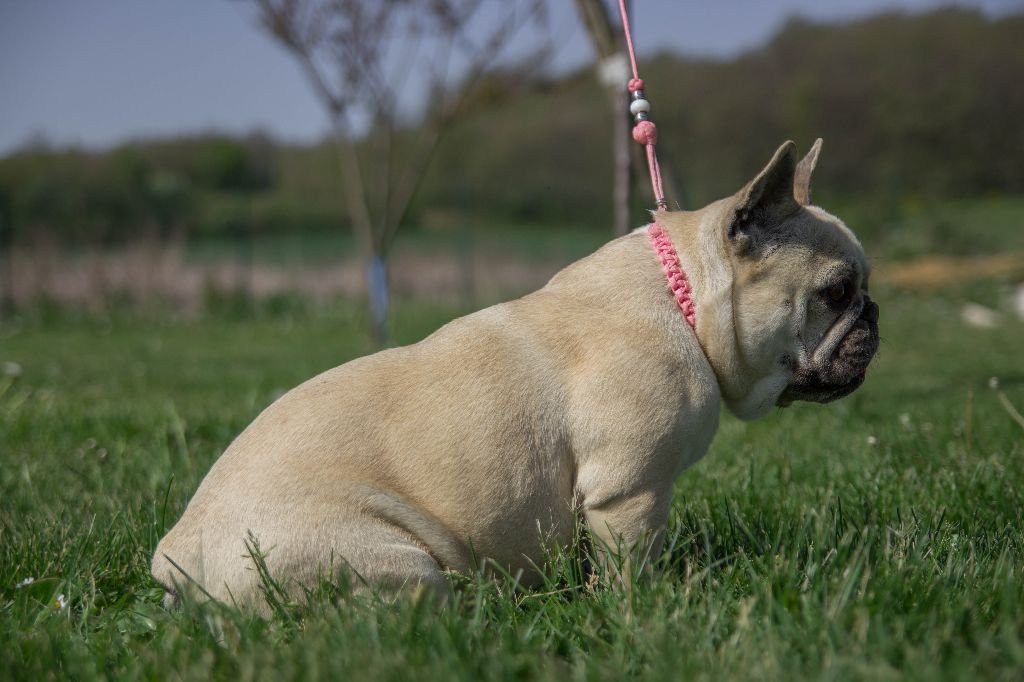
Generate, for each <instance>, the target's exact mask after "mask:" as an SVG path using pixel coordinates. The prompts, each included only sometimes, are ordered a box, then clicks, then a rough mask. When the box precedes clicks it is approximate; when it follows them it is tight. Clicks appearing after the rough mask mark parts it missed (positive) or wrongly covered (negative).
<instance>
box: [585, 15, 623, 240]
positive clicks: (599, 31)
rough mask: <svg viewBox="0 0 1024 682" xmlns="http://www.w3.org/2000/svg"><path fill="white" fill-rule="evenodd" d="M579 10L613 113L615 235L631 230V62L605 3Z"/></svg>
mask: <svg viewBox="0 0 1024 682" xmlns="http://www.w3.org/2000/svg"><path fill="white" fill-rule="evenodd" d="M576 11H577V13H578V14H579V16H580V20H581V21H582V22H583V26H584V28H586V30H587V34H588V35H589V36H590V44H591V46H592V47H593V48H594V52H595V53H597V60H598V61H597V70H598V76H599V77H600V80H601V84H602V85H604V87H605V90H606V91H607V93H608V103H609V106H610V107H611V111H612V120H613V121H614V122H615V124H614V126H613V127H612V155H613V158H614V164H615V171H614V174H613V177H612V204H613V206H614V212H615V234H619V235H622V234H626V233H627V232H628V231H629V229H630V225H631V223H630V219H629V203H630V190H631V189H632V186H633V172H632V171H633V169H632V164H631V155H630V151H629V145H630V134H629V116H628V113H629V97H628V93H627V91H626V82H627V81H628V80H629V77H630V73H629V61H628V59H627V57H626V52H625V38H624V36H623V34H622V25H621V24H620V23H619V22H618V21H613V20H612V18H611V15H610V13H609V12H608V7H607V5H605V4H604V1H603V0H576Z"/></svg>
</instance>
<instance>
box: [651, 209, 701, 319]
mask: <svg viewBox="0 0 1024 682" xmlns="http://www.w3.org/2000/svg"><path fill="white" fill-rule="evenodd" d="M647 236H648V237H649V238H650V240H651V246H653V247H654V252H655V253H656V254H658V260H659V261H661V269H662V270H663V271H664V272H665V279H666V280H668V288H669V289H671V290H672V296H674V297H675V299H676V305H678V306H679V310H680V311H681V312H682V313H683V317H685V318H686V321H687V322H688V323H689V324H690V327H691V328H692V329H693V330H694V331H697V311H696V309H695V308H694V305H693V289H692V288H690V280H689V279H687V278H686V273H685V272H683V266H682V265H681V264H680V263H679V254H677V253H676V247H674V246H672V240H671V239H669V236H668V232H666V231H665V228H663V227H662V226H661V225H659V224H658V223H651V224H650V225H648V226H647Z"/></svg>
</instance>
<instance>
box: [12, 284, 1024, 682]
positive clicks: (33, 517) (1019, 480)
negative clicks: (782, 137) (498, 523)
mask: <svg viewBox="0 0 1024 682" xmlns="http://www.w3.org/2000/svg"><path fill="white" fill-rule="evenodd" d="M970 292H971V296H972V298H974V299H977V300H981V302H983V303H989V304H992V303H994V302H995V300H996V299H997V297H998V296H999V291H998V288H997V287H996V286H995V285H994V284H992V283H985V284H980V285H974V286H973V287H972V288H971V290H970ZM962 295H963V294H957V293H949V292H947V293H940V294H934V295H928V296H924V295H920V294H911V293H906V292H897V291H892V290H890V291H881V292H879V294H878V296H879V298H880V302H881V305H882V335H883V346H882V350H881V352H880V355H879V357H878V359H877V360H876V362H875V365H874V367H873V370H872V372H871V374H870V376H869V378H868V381H867V383H866V385H865V386H864V387H863V388H862V389H861V390H860V391H859V392H858V393H856V394H854V395H853V396H851V397H850V398H847V399H845V400H843V401H840V402H838V403H836V404H832V405H828V406H819V405H797V406H794V407H792V408H789V409H786V410H781V411H779V412H778V413H776V414H773V415H771V416H769V417H768V418H766V419H764V420H762V421H760V422H756V423H751V424H744V423H741V422H738V421H736V420H735V419H732V418H731V417H726V418H724V419H723V423H722V428H721V430H720V432H719V434H718V436H717V438H716V440H715V442H714V445H713V446H712V449H711V452H710V453H709V455H708V456H707V458H705V460H703V461H702V462H701V463H700V464H698V465H697V466H696V467H694V468H693V469H691V470H690V471H688V472H686V473H685V474H684V475H683V476H682V478H681V479H680V480H679V482H678V484H677V486H676V498H675V506H674V513H673V515H672V519H671V522H670V523H671V526H670V533H669V543H668V548H667V551H666V553H665V556H664V557H662V559H661V560H660V562H659V571H658V573H657V575H656V577H654V578H653V579H650V580H648V581H645V582H641V584H639V585H637V586H636V587H635V588H634V589H633V590H632V591H631V592H630V593H626V592H624V591H622V590H619V589H611V590H609V589H591V588H588V587H587V586H586V584H585V581H584V579H583V577H582V576H581V574H580V573H581V571H580V566H579V562H578V561H577V560H576V558H575V557H574V556H572V555H560V556H557V557H554V564H553V567H552V569H551V578H550V583H549V585H547V586H546V587H545V588H544V589H541V590H537V591H533V592H530V591H515V590H514V589H512V587H511V586H510V585H509V584H507V583H501V582H495V581H491V580H488V579H486V578H482V577H480V576H468V577H466V578H463V579H459V580H458V582H459V585H460V587H459V589H458V591H457V595H456V597H455V599H454V601H453V602H452V603H450V605H449V607H448V608H446V609H445V610H443V611H441V612H440V613H435V612H434V611H433V610H431V609H429V608H425V607H424V605H423V604H417V603H413V602H412V601H408V600H404V601H399V602H397V603H373V602H372V601H370V600H367V599H362V598H358V599H356V598H352V597H349V596H346V594H345V592H344V590H341V591H330V590H320V591H318V593H317V594H315V595H313V599H312V601H311V602H310V603H309V604H300V605H282V607H281V608H279V609H278V611H277V613H276V615H275V617H274V618H273V619H272V620H270V621H261V620H257V619H254V618H251V617H249V616H247V615H245V614H240V613H237V612H235V611H233V610H231V609H230V608H226V607H225V608H215V607H207V608H200V607H197V606H195V605H190V606H188V607H187V608H185V609H184V610H182V611H177V612H168V611H165V610H164V609H163V608H162V607H161V605H160V597H161V594H160V590H159V589H158V588H157V586H156V584H155V583H154V582H153V581H152V580H151V579H150V577H149V573H148V565H149V559H150V556H151V554H152V551H153V548H154V546H155V544H156V542H157V540H158V538H159V537H160V536H161V535H162V533H163V532H164V531H165V530H166V529H167V528H168V527H169V526H170V525H171V524H172V523H173V522H174V521H175V520H176V519H177V517H178V516H179V514H180V513H181V511H182V510H183V508H184V505H185V503H186V502H187V500H188V498H189V496H190V495H191V494H192V493H193V492H194V490H195V488H196V486H197V485H198V483H199V481H200V480H201V478H202V476H203V475H204V473H205V472H206V471H207V469H208V468H209V466H210V464H211V463H212V462H213V460H214V459H215V458H216V457H217V456H218V454H219V453H220V452H221V451H222V449H223V448H224V447H225V446H226V445H227V443H228V442H229V441H230V440H231V438H232V437H233V436H234V435H235V434H236V433H237V432H238V431H239V430H240V429H242V428H243V427H244V426H245V425H246V424H247V423H248V422H249V420H251V419H252V417H253V416H255V415H256V414H257V413H258V412H259V410H260V409H262V408H263V407H264V406H265V405H267V404H268V403H269V402H271V401H272V400H273V399H274V398H275V397H276V396H277V395H279V394H280V393H281V392H282V391H283V390H285V389H287V388H289V387H291V386H293V385H294V384H296V383H298V382H299V381H301V380H303V379H305V378H307V377H309V376H311V375H313V374H314V373H316V372H318V371H320V370H323V369H326V368H328V367H331V366H334V365H337V364H340V363H342V362H344V361H346V360H348V359H350V358H352V357H355V356H357V355H360V354H363V353H365V352H367V350H368V347H367V343H366V341H365V340H364V334H363V329H364V328H365V320H364V318H363V316H362V314H361V313H359V312H358V311H356V310H355V309H353V308H350V307H346V306H344V305H340V304H339V305H332V306H328V307H312V306H309V305H299V304H295V303H288V302H278V304H276V305H272V304H264V305H260V306H256V307H252V306H239V307H234V308H232V307H229V306H222V309H217V310H214V311H212V312H209V313H207V314H205V315H203V316H201V317H198V318H191V319H176V318H174V317H172V316H160V315H156V314H142V313H131V312H127V311H122V312H116V313H110V314H98V313H93V314H88V315H72V314H69V313H67V312H63V313H58V312H53V311H44V310H42V309H40V310H38V311H34V312H29V313H26V314H23V315H21V316H19V317H17V318H14V319H13V320H8V321H5V322H3V324H2V326H0V464H2V466H0V659H2V660H0V677H4V678H9V679H19V680H24V679H37V678H52V677H57V676H60V677H72V678H76V679H93V678H100V677H116V678H148V679H164V678H172V679H185V680H191V679H205V678H207V677H209V676H213V675H216V676H219V677H224V678H228V679H268V680H277V679H303V680H312V679H318V678H326V679H343V680H356V679H374V680H377V679H395V680H410V679H412V680H435V679H436V680H449V679H516V680H521V679H559V680H566V679H607V680H618V679H623V678H624V677H627V676H629V677H634V676H635V677H640V678H644V679H658V680H660V679H676V678H678V679H714V680H719V679H729V680H736V679H751V680H766V679H780V680H782V679H784V680H791V679H799V678H814V679H869V680H880V679H881V680H884V679H985V680H1001V679H1002V680H1019V679H1021V678H1022V677H1024V602H1022V597H1024V587H1022V585H1021V577H1022V573H1024V500H1022V495H1024V427H1022V426H1021V425H1020V424H1018V423H1017V422H1016V421H1015V420H1014V418H1013V416H1012V413H1011V410H1010V409H1008V408H1007V407H1006V404H1010V405H1015V406H1016V409H1017V410H1018V411H1020V410H1024V357H1022V343H1021V340H1022V339H1024V323H1021V322H1011V321H1008V320H1006V319H1004V321H1003V325H1002V326H1001V327H999V328H996V329H970V328H967V327H965V326H964V325H963V323H962V322H961V321H960V319H959V316H958V314H957V311H958V309H959V305H960V303H961V302H962V299H961V296H962ZM457 312H458V311H455V310H441V309H432V308H429V307H424V306H423V305H422V304H416V305H414V304H412V303H405V304H402V305H399V306H398V309H397V311H396V317H397V320H398V326H397V329H396V336H397V338H398V340H399V341H400V342H402V343H406V342H412V341H415V340H417V339H419V338H422V337H423V336H424V335H426V334H428V333H429V332H430V331H432V330H433V329H434V328H436V327H437V326H438V325H440V324H442V323H443V322H444V321H446V320H447V319H450V318H451V317H452V316H454V315H455V314H457ZM12 363H14V364H12ZM993 377H995V378H996V381H992V378H993ZM993 386H995V388H993ZM30 578H31V579H34V580H33V581H31V582H30V583H29V579H30ZM26 583H29V584H26Z"/></svg>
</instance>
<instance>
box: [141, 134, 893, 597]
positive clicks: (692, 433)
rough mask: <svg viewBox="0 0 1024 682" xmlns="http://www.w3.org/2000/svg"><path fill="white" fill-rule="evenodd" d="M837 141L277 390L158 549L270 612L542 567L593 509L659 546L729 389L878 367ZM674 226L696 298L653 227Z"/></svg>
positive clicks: (204, 591)
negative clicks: (270, 600)
mask: <svg viewBox="0 0 1024 682" xmlns="http://www.w3.org/2000/svg"><path fill="white" fill-rule="evenodd" d="M820 148H821V140H820V139H819V140H818V141H817V142H816V143H815V144H814V146H813V148H812V149H811V151H810V152H809V153H808V155H807V156H806V157H805V158H804V159H803V160H802V161H799V162H798V160H797V154H796V146H795V145H794V144H793V142H786V143H785V144H783V145H782V146H781V147H779V149H778V151H776V152H775V155H774V156H773V157H772V159H771V161H770V162H769V163H768V165H767V166H766V167H765V168H764V169H763V170H762V171H761V172H760V173H758V174H757V176H756V177H755V178H754V179H753V180H751V181H750V182H749V183H747V185H746V186H744V187H743V188H742V189H741V190H740V191H739V192H737V193H736V194H735V195H733V196H731V197H728V198H726V199H722V200H720V201H716V202H714V203H712V204H710V205H708V206H706V207H705V208H702V209H700V210H697V211H671V212H670V211H658V212H655V213H654V214H653V219H654V222H653V223H652V225H651V226H648V227H647V228H640V229H638V230H636V231H634V232H633V233H631V234H629V235H627V236H624V237H621V238H619V239H616V240H614V241H612V242H610V243H608V244H606V245H605V246H603V247H602V248H600V249H599V250H598V251H596V252H595V253H593V254H592V255H590V256H587V257H586V258H583V259H582V260H580V261H577V262H575V263H573V264H571V265H569V266H568V267H566V268H565V269H564V270H562V271H561V272H559V273H558V274H556V275H555V276H554V277H553V278H552V279H551V281H550V282H548V284H547V285H546V286H544V287H543V288H542V289H540V290H539V291H536V292H534V293H531V294H529V295H527V296H524V297H522V298H520V299H518V300H514V301H510V302H507V303H502V304H499V305H495V306H493V307H490V308H487V309H485V310H481V311H479V312H475V313H473V314H471V315H467V316H466V317H462V318H459V319H457V320H454V321H453V322H450V323H448V324H446V325H445V326H443V327H441V328H440V329H439V330H437V331H436V332H435V333H434V334H432V335H431V336H429V337H427V338H426V339H424V340H423V341H420V342H419V343H416V344H413V345H411V346H406V347H402V348H393V349H389V350H384V351H381V352H379V353H376V354H374V355H370V356H367V357H362V358H359V359H356V360H353V361H351V362H348V363H346V364H344V365H342V366H340V367H337V368H335V369H332V370H329V371H327V372H324V373H323V374H321V375H319V376H317V377H314V378H313V379H310V380H309V381H307V382H305V383H303V384H302V385H300V386H298V387H297V388H295V389H293V390H292V391H290V392H289V393H287V394H285V395H284V396H283V397H281V398H280V399H279V400H277V401H276V402H274V403H273V404H272V405H270V406H269V407H268V408H266V410H264V411H263V413H262V414H260V415H259V416H258V417H257V418H256V419H255V421H253V422H252V424H251V425H249V427H248V428H246V429H245V430H244V431H243V432H242V433H241V435H239V436H238V437H237V438H236V439H235V441H234V442H233V443H231V445H230V447H228V449H227V450H226V451H225V452H224V454H223V455H222V456H221V457H220V458H219V460H218V461H217V462H216V463H215V464H214V465H213V467H212V469H211V470H210V472H209V473H208V474H207V476H206V478H205V479H204V480H203V482H202V484H201V485H200V486H199V489H198V491H197V492H196V494H195V496H194V497H193V498H192V500H191V502H190V503H189V504H188V507H187V508H186V510H185V513H184V515H183V516H182V518H181V519H180V520H179V521H178V523H177V524H176V525H175V526H174V527H173V528H172V529H171V530H170V532H168V533H167V535H166V536H165V537H164V538H163V539H162V540H161V541H160V543H159V545H158V546H157V548H156V553H155V556H154V558H153V564H152V572H153V575H154V577H155V578H156V580H157V581H158V582H160V583H161V584H162V585H163V586H164V587H165V588H166V590H167V593H168V599H169V600H170V601H171V602H173V601H175V600H176V599H177V598H179V597H180V596H181V594H182V593H183V592H186V591H187V592H189V593H190V594H192V595H195V596H196V597H198V598H200V599H210V598H212V599H217V600H222V601H226V602H229V603H235V604H238V605H240V606H248V607H251V608H254V609H256V610H258V611H266V605H265V601H264V597H263V595H262V592H261V587H260V586H261V578H260V572H261V571H259V570H256V566H255V565H254V564H255V563H256V562H255V560H254V558H253V556H252V555H253V553H254V542H258V546H259V559H260V561H261V562H262V564H263V565H262V567H261V568H262V569H265V571H266V572H269V574H270V575H271V576H273V577H274V578H275V579H276V580H277V581H278V584H280V585H283V586H285V589H288V590H295V589H297V588H298V587H300V586H309V585H313V584H315V583H317V582H318V581H320V580H322V579H324V578H326V579H329V580H331V579H334V578H340V574H341V573H342V572H348V574H349V577H351V576H355V577H356V578H357V580H355V583H356V584H357V585H359V586H368V587H373V588H374V589H383V590H387V591H400V590H402V589H408V588H415V589H416V590H418V591H420V592H433V593H437V594H439V595H442V598H443V595H446V594H447V593H448V591H449V590H450V584H451V582H450V580H449V579H448V577H447V576H446V573H448V572H451V571H454V572H467V571H472V570H474V569H475V568H477V567H480V566H484V565H489V566H491V567H492V568H493V567H495V566H498V567H501V569H502V570H504V571H508V572H509V573H510V574H513V575H518V576H519V580H520V583H521V584H523V585H527V586H528V585H530V584H531V583H535V582H536V581H537V580H538V579H539V577H540V575H539V571H538V567H539V566H541V565H542V564H543V559H544V555H545V551H546V550H545V548H546V547H549V546H550V544H551V543H552V542H557V543H568V542H570V541H571V540H572V538H573V537H574V531H575V529H576V522H577V520H581V521H582V522H583V523H584V524H585V527H586V529H587V531H588V533H589V535H590V537H591V539H592V541H594V544H595V546H597V545H599V546H602V547H605V548H613V547H614V548H619V549H620V550H621V549H623V548H625V551H627V552H634V553H635V552H637V551H639V552H640V553H647V554H649V553H655V552H658V550H659V548H660V546H661V543H662V535H663V531H664V529H665V525H666V520H667V517H668V514H669V506H670V503H671V498H672V484H673V481H674V480H675V479H676V477H677V476H679V474H680V473H681V472H682V471H683V470H684V469H686V468H687V467H689V466H690V465H691V464H693V463H694V462H696V461H697V460H698V459H700V458H701V457H702V456H703V455H704V454H705V452H706V451H707V449H708V446H709V444H710V443H711V439H712V437H713V436H714V434H715V430H716V429H717V427H718V418H719V406H720V404H721V403H722V402H724V403H725V405H726V406H727V407H728V409H729V410H730V411H731V412H732V413H733V414H735V415H736V416H737V417H739V418H740V419H744V420H750V419H756V418H758V417H761V416H763V415H765V414H767V413H769V412H770V411H772V409H773V408H774V407H776V406H785V405H788V404H790V403H791V402H793V401H795V400H809V401H818V402H826V401H830V400H834V399H836V398H839V397H841V396H844V395H847V394H848V393H850V392H851V391H853V390H855V389H856V388H857V387H858V386H860V385H861V384H862V382H863V381H864V377H865V372H866V370H867V367H868V363H869V362H870V361H871V359H872V357H873V356H874V354H875V351H876V350H877V348H878V306H877V305H876V304H875V303H874V302H872V301H871V299H870V297H869V296H868V275H869V265H868V261H867V259H866V257H865V255H864V251H863V249H862V248H861V245H860V243H859V242H858V241H857V239H856V237H855V236H854V234H853V233H852V232H851V231H850V230H849V229H848V228H847V227H846V226H845V225H844V224H843V223H842V221H840V220H839V219H838V218H836V217H835V216H832V215H830V214H829V213H827V212H825V211H824V210H823V209H821V208H819V207H817V206H814V205H812V204H811V202H810V179H811V172H812V170H813V169H814V166H815V163H816V161H817V158H818V153H819V151H820ZM654 226H660V229H661V231H662V232H663V234H665V235H667V237H668V239H669V240H670V242H671V245H672V246H673V247H674V249H675V252H676V254H677V258H678V265H679V266H680V267H681V270H682V272H683V273H685V278H686V279H687V280H688V282H689V288H688V293H689V294H691V299H690V300H691V303H692V305H693V309H692V312H693V316H692V320H693V324H692V325H691V324H690V323H689V322H688V320H687V318H686V317H685V316H684V315H683V314H682V312H681V309H680V306H679V301H678V300H677V297H676V296H675V295H674V294H673V291H672V289H670V286H669V283H668V281H667V280H666V274H665V271H664V269H663V263H662V261H661V260H660V259H659V255H658V253H656V251H655V248H654V246H652V244H653V242H652V240H651V239H650V238H649V231H650V230H651V229H652V228H653V227H654Z"/></svg>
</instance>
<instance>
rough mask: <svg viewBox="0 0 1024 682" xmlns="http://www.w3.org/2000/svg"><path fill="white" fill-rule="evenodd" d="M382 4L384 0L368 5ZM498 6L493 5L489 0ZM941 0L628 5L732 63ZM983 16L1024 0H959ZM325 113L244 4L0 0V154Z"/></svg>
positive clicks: (566, 42)
mask: <svg viewBox="0 0 1024 682" xmlns="http://www.w3.org/2000/svg"><path fill="white" fill-rule="evenodd" d="M366 1H367V2H384V1H386V0H366ZM492 1H495V0H492ZM573 4H574V3H573V1H572V0H550V7H551V10H550V12H551V21H550V26H551V29H552V31H553V32H554V33H555V35H556V36H557V42H558V45H559V49H558V52H557V54H556V56H555V58H554V60H553V64H552V68H553V69H554V70H556V71H557V70H566V69H571V68H574V67H577V66H580V65H581V64H584V63H586V62H587V61H589V60H590V59H592V53H591V50H590V46H589V43H588V41H587V36H586V34H585V33H584V32H583V29H582V28H581V27H580V25H579V23H578V21H577V19H576V14H575V9H574V7H573ZM943 4H949V3H948V1H947V2H943V1H942V0H720V1H717V2H715V1H710V0H633V17H632V23H633V32H634V36H635V39H636V40H637V42H638V45H639V51H640V53H641V54H644V53H650V52H654V51H657V50H662V49H669V50H673V51H677V52H683V53H687V54H694V55H705V56H716V57H729V56H732V55H735V54H737V53H740V52H743V51H745V50H747V49H750V48H753V47H757V46H758V45H760V44H762V43H763V42H764V41H766V40H767V39H768V38H769V37H770V36H771V35H772V34H773V33H774V32H775V31H776V30H777V29H778V28H779V27H780V25H782V24H783V23H784V22H785V21H786V20H787V18H789V17H791V16H793V15H800V16H803V17H807V18H811V19H816V20H835V19H845V18H855V17H858V16H863V15H865V14H870V13H873V12H877V11H881V10H885V9H902V10H908V11H921V10H928V9H932V8H935V7H938V6H940V5H943ZM959 4H962V5H968V6H973V7H978V8H980V9H982V10H983V11H985V12H986V13H989V14H991V15H999V14H1003V13H1006V12H1010V11H1016V10H1021V9H1024V0H962V1H961V2H960V3H959ZM326 128H327V119H326V114H325V113H324V111H323V108H322V107H321V106H320V104H319V102H318V101H317V100H316V98H315V97H314V95H313V92H312V90H311V89H310V87H309V84H308V83H307V81H306V80H305V78H304V76H303V74H302V73H301V71H300V70H299V67H298V65H297V64H296V63H295V61H294V58H293V57H292V56H291V55H289V54H288V53H286V52H285V51H284V50H283V49H282V48H280V47H279V46H278V45H277V44H275V43H274V42H273V40H271V39H270V38H269V37H268V36H267V35H266V34H265V33H264V32H263V30H262V29H261V28H260V27H259V25H258V24H257V22H256V20H255V18H254V13H253V8H252V4H251V3H248V2H242V1H240V0H88V1H83V0H29V1H21V0H0V155H5V154H7V153H10V152H11V151H13V150H14V149H16V148H17V147H19V146H21V145H24V144H25V143H26V142H27V141H29V140H33V139H36V140H38V139H45V140H47V141H48V142H49V143H51V144H57V145H80V146H84V147H88V148H103V147H107V146H111V145H114V144H117V143H119V142H122V141H125V140H127V139H132V138H138V137H148V136H164V135H173V134H180V133H193V132H202V131H211V130H215V131H222V132H232V133H238V132H247V131H251V130H255V129H260V130H265V131H268V132H270V133H271V134H273V135H275V136H277V137H280V138H282V139H285V140H289V141H297V142H307V141H312V140H316V139H318V138H320V137H321V136H322V135H323V134H324V133H325V132H326Z"/></svg>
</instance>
